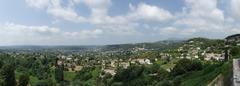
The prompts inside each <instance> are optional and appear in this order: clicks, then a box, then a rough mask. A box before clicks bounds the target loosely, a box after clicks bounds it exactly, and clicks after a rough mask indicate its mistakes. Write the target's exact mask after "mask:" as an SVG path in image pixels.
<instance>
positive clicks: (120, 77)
mask: <svg viewBox="0 0 240 86" xmlns="http://www.w3.org/2000/svg"><path fill="white" fill-rule="evenodd" d="M234 37H235V36H234ZM234 39H236V38H234ZM230 42H236V40H234V41H233V40H232V39H229V40H228V39H226V40H221V39H207V38H192V39H189V40H182V41H163V42H157V43H140V44H129V45H128V44H123V45H110V46H104V47H99V46H97V47H96V46H95V47H91V48H79V49H80V50H78V49H77V48H75V49H74V50H71V49H69V48H68V49H64V48H56V47H54V48H48V49H45V50H44V49H43V50H42V49H35V48H26V49H24V48H23V49H1V54H0V57H1V58H2V59H3V61H7V59H10V57H11V59H14V60H15V61H16V62H17V63H14V64H17V67H16V78H17V79H18V77H20V76H21V74H22V73H23V71H25V70H28V71H29V75H30V76H31V77H32V78H34V79H31V80H30V82H29V83H30V84H32V85H33V86H35V85H36V86H38V84H41V83H44V82H45V81H46V80H50V81H51V83H52V84H55V85H60V84H64V85H65V86H67V85H73V84H79V80H80V82H82V81H84V83H81V84H82V85H84V84H85V85H87V86H91V85H96V84H101V86H105V85H107V84H119V83H120V84H121V85H120V86H122V85H126V83H127V82H126V81H125V79H128V78H129V77H132V78H134V79H131V80H130V82H128V83H131V84H137V83H135V82H138V81H135V80H138V79H140V78H141V77H145V78H150V79H155V78H157V79H155V80H154V81H153V82H149V81H141V80H144V79H140V82H141V83H143V84H162V85H160V86H165V85H164V84H172V85H174V84H175V83H178V84H181V85H182V86H186V84H187V85H189V86H194V84H197V82H193V81H191V80H192V79H188V77H195V78H197V77H198V78H200V80H202V79H204V77H209V78H208V79H206V80H205V81H203V82H204V83H202V84H203V85H206V84H209V82H211V84H214V83H219V81H214V80H215V79H216V80H218V78H216V77H217V76H218V75H219V74H222V75H224V74H230V72H229V71H230V70H231V67H230V66H229V65H230V64H231V60H230V62H226V61H227V60H226V58H225V57H226V55H227V54H229V55H228V56H229V57H230V58H235V57H236V56H237V55H240V53H239V54H238V52H236V53H235V51H236V50H239V51H240V48H237V46H238V43H230ZM226 43H230V44H228V45H226ZM151 44H152V45H151ZM156 45H159V47H152V46H156ZM232 45H234V46H236V47H230V46H232ZM150 46H151V47H150ZM162 46H164V48H163V47H162ZM167 46H169V47H167ZM235 48H236V49H235ZM226 49H229V50H226ZM226 51H227V54H226ZM235 54H236V55H235ZM3 57H9V58H3ZM4 59H6V60H4ZM182 61H183V62H182ZM184 65H185V66H184ZM189 68H190V69H189ZM222 68H227V69H225V71H222ZM220 70H221V71H220ZM206 71H208V72H206ZM205 72H206V73H205ZM130 73H133V75H132V74H130ZM136 73H137V74H138V73H139V74H140V75H134V74H136ZM209 73H213V74H214V75H212V74H211V76H210V75H208V74H209ZM128 74H130V75H128ZM125 75H127V76H126V77H125ZM182 75H184V76H182ZM54 76H58V77H54ZM176 76H177V77H179V78H182V79H183V80H182V81H178V80H179V79H177V77H176ZM180 76H181V77H180ZM218 77H220V76H218ZM220 78H221V77H220ZM158 80H164V82H162V81H158ZM193 80H194V79H193ZM220 81H221V80H220ZM61 82H62V83H61ZM140 82H138V83H140ZM229 83H230V82H229ZM190 84H193V85H190ZM73 86H74V85H73ZM170 86H171V85H170ZM174 86H175V85H174Z"/></svg>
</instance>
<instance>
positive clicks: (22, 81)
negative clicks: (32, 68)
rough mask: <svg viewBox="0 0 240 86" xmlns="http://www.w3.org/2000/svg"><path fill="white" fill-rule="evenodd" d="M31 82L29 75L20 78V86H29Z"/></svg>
mask: <svg viewBox="0 0 240 86" xmlns="http://www.w3.org/2000/svg"><path fill="white" fill-rule="evenodd" d="M28 82H29V75H28V74H23V75H21V76H20V78H19V86H27V85H28Z"/></svg>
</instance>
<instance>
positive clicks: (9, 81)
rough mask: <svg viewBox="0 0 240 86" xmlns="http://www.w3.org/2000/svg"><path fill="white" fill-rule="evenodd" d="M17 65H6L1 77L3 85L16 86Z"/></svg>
mask: <svg viewBox="0 0 240 86" xmlns="http://www.w3.org/2000/svg"><path fill="white" fill-rule="evenodd" d="M14 71H15V67H14V66H13V65H10V64H8V65H4V66H3V67H2V70H1V74H0V77H1V79H2V80H3V83H2V85H3V86H16V80H15V72H14Z"/></svg>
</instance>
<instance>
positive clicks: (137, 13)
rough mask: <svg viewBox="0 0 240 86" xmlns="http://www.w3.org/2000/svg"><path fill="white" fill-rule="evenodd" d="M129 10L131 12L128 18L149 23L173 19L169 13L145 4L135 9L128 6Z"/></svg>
mask: <svg viewBox="0 0 240 86" xmlns="http://www.w3.org/2000/svg"><path fill="white" fill-rule="evenodd" d="M130 8H131V10H132V13H130V16H132V17H134V18H136V19H144V20H150V21H165V20H169V19H171V18H172V17H173V15H172V14H171V13H170V12H169V11H167V10H165V9H162V8H159V7H157V6H153V5H148V4H145V3H140V4H139V5H138V6H137V7H133V6H132V5H131V4H130Z"/></svg>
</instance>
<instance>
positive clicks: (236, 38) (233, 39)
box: [225, 34, 240, 43]
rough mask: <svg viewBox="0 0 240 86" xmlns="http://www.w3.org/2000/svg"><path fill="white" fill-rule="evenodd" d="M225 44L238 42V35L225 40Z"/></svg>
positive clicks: (239, 37) (239, 35)
mask: <svg viewBox="0 0 240 86" xmlns="http://www.w3.org/2000/svg"><path fill="white" fill-rule="evenodd" d="M225 42H226V43H230V42H240V34H234V35H231V36H228V37H226V38H225Z"/></svg>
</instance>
